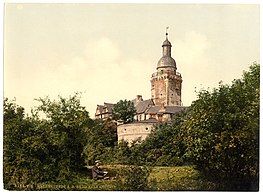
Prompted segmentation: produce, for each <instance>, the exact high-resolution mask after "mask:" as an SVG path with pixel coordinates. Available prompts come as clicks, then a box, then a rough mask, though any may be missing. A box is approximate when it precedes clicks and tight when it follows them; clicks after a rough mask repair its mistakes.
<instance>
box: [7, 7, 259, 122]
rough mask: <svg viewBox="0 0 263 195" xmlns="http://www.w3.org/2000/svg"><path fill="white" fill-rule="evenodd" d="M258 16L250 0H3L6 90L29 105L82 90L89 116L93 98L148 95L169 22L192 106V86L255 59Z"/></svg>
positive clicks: (235, 73)
mask: <svg viewBox="0 0 263 195" xmlns="http://www.w3.org/2000/svg"><path fill="white" fill-rule="evenodd" d="M259 15H260V14H259V6H258V5H247V4H245V5H238V4H235V5H230V4H227V5H215V4H212V5H204V4H5V8H4V97H8V98H10V99H13V98H14V97H15V98H16V101H17V103H18V104H19V105H21V106H23V107H25V108H26V111H27V112H30V108H31V107H33V106H36V105H37V102H36V101H34V99H35V98H38V97H45V96H49V97H51V98H52V99H57V97H58V95H61V96H63V97H68V96H70V95H74V93H75V92H83V94H82V99H81V102H82V104H83V105H84V106H86V108H87V110H88V111H89V112H90V115H91V117H93V116H94V113H95V108H96V105H97V104H103V103H104V102H109V103H116V102H117V101H119V100H120V99H128V100H130V99H133V98H135V96H136V95H137V94H140V95H143V98H144V99H149V98H150V97H151V94H150V87H151V85H150V78H151V74H152V73H153V72H155V71H156V65H157V62H158V60H159V59H160V58H161V56H162V47H161V45H162V42H163V41H164V40H165V28H166V26H169V40H170V41H171V43H172V45H173V47H172V57H173V58H174V59H175V61H176V62H177V70H178V72H180V73H181V74H182V77H183V88H182V101H183V105H184V106H189V105H190V104H191V102H192V101H193V100H195V99H196V93H195V88H197V90H200V89H202V88H205V89H206V88H208V87H210V88H213V87H217V86H218V83H219V81H221V80H222V81H223V83H226V84H228V83H231V81H232V80H233V79H235V78H240V77H241V75H242V71H243V70H248V67H249V65H250V64H252V63H253V62H254V61H257V62H259V56H260V51H259V45H260V43H259V37H260V33H259Z"/></svg>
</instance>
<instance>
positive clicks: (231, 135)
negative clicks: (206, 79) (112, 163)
mask: <svg viewBox="0 0 263 195" xmlns="http://www.w3.org/2000/svg"><path fill="white" fill-rule="evenodd" d="M185 120H186V122H184V124H183V128H184V130H185V131H184V137H185V143H187V150H186V153H185V157H187V158H188V159H189V160H190V161H192V162H193V163H194V164H196V165H197V168H198V169H199V170H201V171H202V172H203V174H204V175H205V176H207V177H209V178H210V179H213V180H217V182H218V184H219V187H220V188H221V189H227V190H231V189H233V190H257V189H258V173H259V154H258V151H259V140H258V135H259V65H257V64H254V65H252V66H251V67H250V71H249V72H245V73H244V75H243V78H242V79H238V80H234V81H233V83H232V85H231V86H229V85H223V84H222V83H220V86H219V88H218V89H214V90H213V91H212V92H208V91H201V92H200V93H199V98H198V100H197V101H195V102H194V103H193V104H192V105H191V107H190V109H189V112H188V114H187V116H186V119H185Z"/></svg>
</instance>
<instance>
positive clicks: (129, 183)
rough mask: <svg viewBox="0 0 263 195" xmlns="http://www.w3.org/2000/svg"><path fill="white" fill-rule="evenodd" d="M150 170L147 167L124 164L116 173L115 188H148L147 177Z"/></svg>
mask: <svg viewBox="0 0 263 195" xmlns="http://www.w3.org/2000/svg"><path fill="white" fill-rule="evenodd" d="M149 174H150V170H149V169H148V168H147V167H140V166H125V167H124V168H123V169H120V170H119V172H118V174H117V182H116V185H117V186H116V187H117V190H124V191H143V190H148V181H147V178H148V176H149Z"/></svg>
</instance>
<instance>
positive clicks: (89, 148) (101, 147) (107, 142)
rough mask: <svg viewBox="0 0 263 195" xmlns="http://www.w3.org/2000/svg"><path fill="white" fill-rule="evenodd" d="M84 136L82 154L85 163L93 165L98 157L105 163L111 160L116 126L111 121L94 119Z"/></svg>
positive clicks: (115, 143)
mask: <svg viewBox="0 0 263 195" xmlns="http://www.w3.org/2000/svg"><path fill="white" fill-rule="evenodd" d="M85 136H86V139H87V142H86V145H85V146H84V150H83V156H84V157H85V162H86V164H88V165H93V164H94V162H95V160H98V159H100V160H101V161H102V162H103V163H107V164H109V163H111V162H112V161H113V148H114V147H115V146H116V145H117V126H116V124H115V123H114V122H113V121H111V120H106V121H103V120H94V121H93V125H92V127H90V128H87V129H86V135H85Z"/></svg>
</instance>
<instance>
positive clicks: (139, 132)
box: [117, 122, 155, 144]
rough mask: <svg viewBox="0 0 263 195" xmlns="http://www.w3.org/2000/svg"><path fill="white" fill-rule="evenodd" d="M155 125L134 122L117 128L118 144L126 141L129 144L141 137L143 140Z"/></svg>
mask: <svg viewBox="0 0 263 195" xmlns="http://www.w3.org/2000/svg"><path fill="white" fill-rule="evenodd" d="M154 124H155V123H143V122H135V123H129V124H122V125H119V126H118V127H117V134H118V142H120V141H121V140H125V141H127V142H128V143H129V144H130V143H131V142H132V141H133V140H136V139H138V138H139V137H141V139H142V140H144V139H145V138H146V137H147V136H148V135H149V134H150V133H151V130H152V128H153V126H154Z"/></svg>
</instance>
